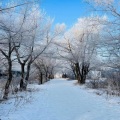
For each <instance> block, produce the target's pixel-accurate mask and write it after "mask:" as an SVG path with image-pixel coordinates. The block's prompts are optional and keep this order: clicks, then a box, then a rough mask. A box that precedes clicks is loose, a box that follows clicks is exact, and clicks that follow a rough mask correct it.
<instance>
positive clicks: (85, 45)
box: [58, 17, 105, 84]
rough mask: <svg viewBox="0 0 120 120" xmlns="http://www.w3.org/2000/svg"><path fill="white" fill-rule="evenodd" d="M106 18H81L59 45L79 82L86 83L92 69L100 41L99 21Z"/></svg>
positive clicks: (62, 55)
mask: <svg viewBox="0 0 120 120" xmlns="http://www.w3.org/2000/svg"><path fill="white" fill-rule="evenodd" d="M104 19H105V18H104V17H103V18H100V17H88V18H80V19H78V22H77V23H76V24H75V25H74V26H73V27H72V28H71V29H70V30H68V31H67V32H66V33H65V35H64V39H63V41H62V43H61V44H59V45H58V46H59V47H60V48H59V54H60V56H61V57H62V58H64V59H65V60H66V61H68V63H69V64H70V66H71V68H72V70H73V73H74V75H75V78H76V79H77V80H78V83H80V84H84V83H85V80H86V76H87V74H88V72H89V70H90V63H91V60H92V58H93V55H94V54H95V53H96V46H97V44H98V42H99V33H100V32H101V29H102V25H101V24H100V23H99V22H100V21H101V20H104Z"/></svg>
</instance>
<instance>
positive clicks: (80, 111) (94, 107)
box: [1, 79, 120, 120]
mask: <svg viewBox="0 0 120 120" xmlns="http://www.w3.org/2000/svg"><path fill="white" fill-rule="evenodd" d="M74 83H75V81H67V80H63V79H56V80H51V81H50V82H48V83H46V84H44V85H40V86H38V85H36V87H37V88H38V89H40V91H39V92H35V93H34V95H33V96H34V99H33V100H32V102H31V103H28V104H26V105H25V106H23V107H22V108H19V109H18V110H16V111H14V112H10V113H9V114H8V115H7V116H1V120H120V105H117V104H110V103H108V101H106V100H105V99H104V98H102V97H101V96H97V95H95V94H93V93H89V92H88V91H87V90H85V89H83V88H81V87H80V86H75V85H74ZM3 108H4V107H3Z"/></svg>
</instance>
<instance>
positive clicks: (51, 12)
mask: <svg viewBox="0 0 120 120" xmlns="http://www.w3.org/2000/svg"><path fill="white" fill-rule="evenodd" d="M40 4H41V5H40V6H41V8H42V9H44V10H45V12H46V13H47V15H48V16H50V17H52V18H55V20H54V23H55V24H56V23H65V24H66V25H67V27H71V26H72V25H73V24H74V23H75V22H76V21H77V19H78V18H80V17H85V16H88V15H89V14H90V13H89V7H88V4H87V3H85V2H84V1H83V0H42V1H41V3H40Z"/></svg>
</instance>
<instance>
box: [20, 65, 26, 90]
mask: <svg viewBox="0 0 120 120" xmlns="http://www.w3.org/2000/svg"><path fill="white" fill-rule="evenodd" d="M24 79H25V63H21V80H20V90H23V89H24V84H25V83H24Z"/></svg>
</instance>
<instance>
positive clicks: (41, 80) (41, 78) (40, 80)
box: [39, 73, 43, 85]
mask: <svg viewBox="0 0 120 120" xmlns="http://www.w3.org/2000/svg"><path fill="white" fill-rule="evenodd" d="M40 84H43V74H42V73H40V75H39V85H40Z"/></svg>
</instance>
